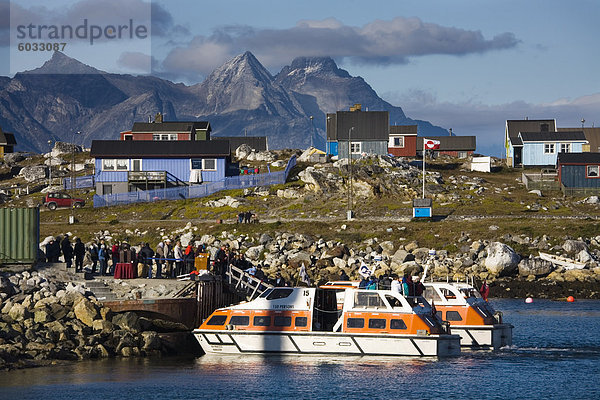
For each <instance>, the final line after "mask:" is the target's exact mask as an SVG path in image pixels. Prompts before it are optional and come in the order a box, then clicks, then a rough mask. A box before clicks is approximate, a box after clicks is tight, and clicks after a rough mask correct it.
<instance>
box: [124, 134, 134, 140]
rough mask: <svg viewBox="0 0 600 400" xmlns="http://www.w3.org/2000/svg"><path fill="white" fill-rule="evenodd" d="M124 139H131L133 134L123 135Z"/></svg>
mask: <svg viewBox="0 0 600 400" xmlns="http://www.w3.org/2000/svg"><path fill="white" fill-rule="evenodd" d="M125 140H133V135H125Z"/></svg>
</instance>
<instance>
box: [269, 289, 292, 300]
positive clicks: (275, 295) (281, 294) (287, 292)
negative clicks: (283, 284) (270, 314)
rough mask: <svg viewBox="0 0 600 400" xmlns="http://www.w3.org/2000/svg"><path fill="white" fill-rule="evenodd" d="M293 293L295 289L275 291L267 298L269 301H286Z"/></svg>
mask: <svg viewBox="0 0 600 400" xmlns="http://www.w3.org/2000/svg"><path fill="white" fill-rule="evenodd" d="M293 291H294V289H273V290H272V291H271V293H269V295H268V296H267V300H277V299H285V298H286V297H289V295H290V294H292V292H293Z"/></svg>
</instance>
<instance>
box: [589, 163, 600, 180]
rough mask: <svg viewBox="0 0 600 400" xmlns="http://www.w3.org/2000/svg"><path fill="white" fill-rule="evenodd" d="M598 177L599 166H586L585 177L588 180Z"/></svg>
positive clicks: (599, 173) (599, 172) (599, 174)
mask: <svg viewBox="0 0 600 400" xmlns="http://www.w3.org/2000/svg"><path fill="white" fill-rule="evenodd" d="M599 176H600V166H599V165H588V166H587V177H588V178H598V177H599Z"/></svg>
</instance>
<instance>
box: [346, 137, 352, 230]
mask: <svg viewBox="0 0 600 400" xmlns="http://www.w3.org/2000/svg"><path fill="white" fill-rule="evenodd" d="M353 130H354V127H352V128H350V129H348V165H349V167H350V180H349V183H350V185H349V187H348V214H347V216H346V218H347V219H348V221H351V220H352V131H353Z"/></svg>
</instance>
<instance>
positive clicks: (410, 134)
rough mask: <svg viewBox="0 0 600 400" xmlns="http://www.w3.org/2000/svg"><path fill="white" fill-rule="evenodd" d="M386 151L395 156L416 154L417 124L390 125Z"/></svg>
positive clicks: (412, 155)
mask: <svg viewBox="0 0 600 400" xmlns="http://www.w3.org/2000/svg"><path fill="white" fill-rule="evenodd" d="M388 153H389V154H392V155H394V156H396V157H414V156H416V155H417V125H392V126H390V138H389V142H388Z"/></svg>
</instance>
